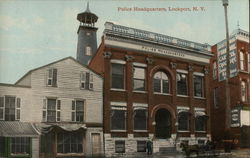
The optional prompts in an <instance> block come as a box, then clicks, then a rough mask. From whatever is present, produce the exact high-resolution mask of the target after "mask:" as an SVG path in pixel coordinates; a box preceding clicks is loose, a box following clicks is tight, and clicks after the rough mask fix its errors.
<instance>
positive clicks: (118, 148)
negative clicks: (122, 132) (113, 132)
mask: <svg viewBox="0 0 250 158" xmlns="http://www.w3.org/2000/svg"><path fill="white" fill-rule="evenodd" d="M115 152H116V153H125V141H123V140H117V141H115Z"/></svg>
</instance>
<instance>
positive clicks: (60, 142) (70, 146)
mask: <svg viewBox="0 0 250 158" xmlns="http://www.w3.org/2000/svg"><path fill="white" fill-rule="evenodd" d="M82 152H83V136H82V134H80V133H72V132H66V133H58V134H57V153H65V154H66V153H82Z"/></svg>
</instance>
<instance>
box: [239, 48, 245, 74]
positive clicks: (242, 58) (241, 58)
mask: <svg viewBox="0 0 250 158" xmlns="http://www.w3.org/2000/svg"><path fill="white" fill-rule="evenodd" d="M244 63H245V60H244V53H243V52H242V51H241V52H240V70H245V64H244Z"/></svg>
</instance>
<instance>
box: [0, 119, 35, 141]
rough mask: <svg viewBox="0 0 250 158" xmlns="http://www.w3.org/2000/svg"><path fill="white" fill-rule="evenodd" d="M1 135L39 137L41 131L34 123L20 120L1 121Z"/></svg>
mask: <svg viewBox="0 0 250 158" xmlns="http://www.w3.org/2000/svg"><path fill="white" fill-rule="evenodd" d="M0 136H4V137H38V136H39V132H38V131H37V130H36V128H35V127H34V125H33V124H32V123H28V122H19V121H0Z"/></svg>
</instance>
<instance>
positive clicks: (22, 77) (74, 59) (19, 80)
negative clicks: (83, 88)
mask: <svg viewBox="0 0 250 158" xmlns="http://www.w3.org/2000/svg"><path fill="white" fill-rule="evenodd" d="M67 59H71V60H73V61H74V62H76V63H78V64H80V65H81V66H82V67H85V68H87V69H89V70H91V71H92V72H94V73H95V74H96V75H98V76H99V77H100V78H102V76H101V75H100V74H99V73H97V72H95V71H93V70H92V69H90V68H89V67H88V66H86V65H83V64H81V63H80V62H78V61H77V60H76V59H75V58H73V57H71V56H69V57H66V58H63V59H60V60H57V61H54V62H52V63H49V64H47V65H44V66H41V67H38V68H35V69H32V70H30V71H29V72H27V73H26V74H25V75H24V76H23V77H21V78H20V79H19V80H18V81H16V83H15V85H17V84H18V82H20V81H21V80H22V79H23V78H25V77H26V76H28V75H29V74H30V73H32V72H33V71H36V70H38V69H42V68H45V67H47V66H50V65H53V64H56V63H58V62H61V61H63V60H67Z"/></svg>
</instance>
